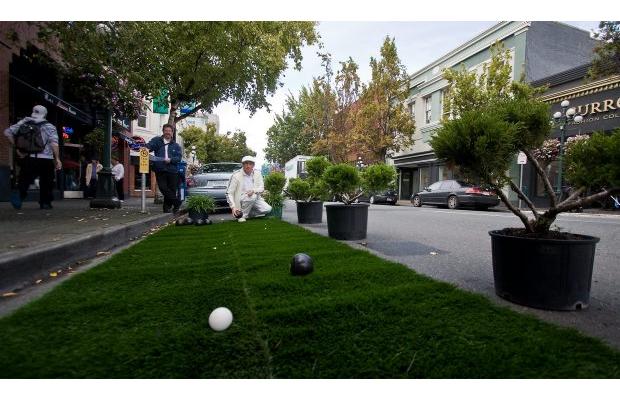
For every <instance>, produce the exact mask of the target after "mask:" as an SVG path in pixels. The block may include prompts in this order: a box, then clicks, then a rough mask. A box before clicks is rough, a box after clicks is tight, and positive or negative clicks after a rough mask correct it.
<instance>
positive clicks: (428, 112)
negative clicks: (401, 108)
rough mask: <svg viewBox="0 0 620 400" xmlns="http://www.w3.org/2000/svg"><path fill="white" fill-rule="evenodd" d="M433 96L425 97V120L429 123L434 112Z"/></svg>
mask: <svg viewBox="0 0 620 400" xmlns="http://www.w3.org/2000/svg"><path fill="white" fill-rule="evenodd" d="M431 101H432V97H431V96H426V97H425V98H424V122H425V123H427V124H430V123H431V118H432V113H431Z"/></svg>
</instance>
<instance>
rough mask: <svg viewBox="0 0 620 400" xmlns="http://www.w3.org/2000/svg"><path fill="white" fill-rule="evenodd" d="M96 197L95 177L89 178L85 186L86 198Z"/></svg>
mask: <svg viewBox="0 0 620 400" xmlns="http://www.w3.org/2000/svg"><path fill="white" fill-rule="evenodd" d="M95 197H97V179H95V178H91V180H90V182H89V183H88V186H87V187H86V198H87V199H90V198H95Z"/></svg>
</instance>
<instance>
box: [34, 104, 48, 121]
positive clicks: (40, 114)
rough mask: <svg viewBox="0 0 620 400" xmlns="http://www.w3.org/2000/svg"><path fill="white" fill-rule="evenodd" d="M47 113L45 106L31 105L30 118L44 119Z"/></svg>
mask: <svg viewBox="0 0 620 400" xmlns="http://www.w3.org/2000/svg"><path fill="white" fill-rule="evenodd" d="M46 115H47V108H45V107H43V106H34V107H32V115H31V117H32V118H36V119H44V118H45V116H46Z"/></svg>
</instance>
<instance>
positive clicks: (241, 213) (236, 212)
mask: <svg viewBox="0 0 620 400" xmlns="http://www.w3.org/2000/svg"><path fill="white" fill-rule="evenodd" d="M241 217H243V211H241V210H237V211H235V218H237V219H239V218H241Z"/></svg>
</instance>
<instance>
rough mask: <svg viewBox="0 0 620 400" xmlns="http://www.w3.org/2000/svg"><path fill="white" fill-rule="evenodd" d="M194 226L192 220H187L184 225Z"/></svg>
mask: <svg viewBox="0 0 620 400" xmlns="http://www.w3.org/2000/svg"><path fill="white" fill-rule="evenodd" d="M193 224H194V220H193V219H191V218H189V217H188V218H185V221H184V223H183V225H193Z"/></svg>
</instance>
